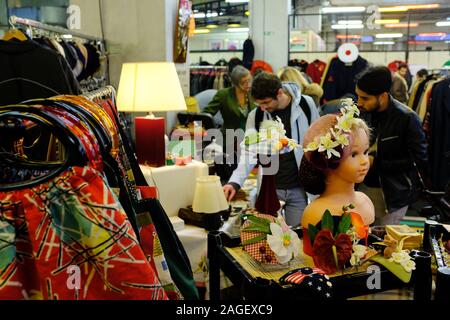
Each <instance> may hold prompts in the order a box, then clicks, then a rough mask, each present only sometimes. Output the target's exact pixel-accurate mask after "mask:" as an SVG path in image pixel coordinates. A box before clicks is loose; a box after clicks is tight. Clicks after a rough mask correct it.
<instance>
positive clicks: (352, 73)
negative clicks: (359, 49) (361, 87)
mask: <svg viewBox="0 0 450 320" xmlns="http://www.w3.org/2000/svg"><path fill="white" fill-rule="evenodd" d="M367 66H368V62H367V60H366V59H364V58H362V57H361V56H359V57H358V59H356V61H354V62H353V63H351V64H346V63H344V62H342V61H341V60H339V59H338V58H334V59H332V60H331V62H330V66H329V68H328V70H327V73H326V74H325V78H324V82H323V85H322V87H323V92H324V93H323V99H324V100H325V101H329V100H334V99H337V98H340V97H342V96H343V95H345V94H347V93H351V94H353V95H354V94H355V88H356V76H357V75H358V74H359V73H360V72H361V71H363V70H364V69H365V68H366V67H367Z"/></svg>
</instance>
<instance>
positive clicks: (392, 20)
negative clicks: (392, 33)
mask: <svg viewBox="0 0 450 320" xmlns="http://www.w3.org/2000/svg"><path fill="white" fill-rule="evenodd" d="M399 22H400V19H380V20H375V23H376V24H387V23H399Z"/></svg>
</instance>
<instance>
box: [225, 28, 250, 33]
mask: <svg viewBox="0 0 450 320" xmlns="http://www.w3.org/2000/svg"><path fill="white" fill-rule="evenodd" d="M249 30H250V29H249V28H228V29H227V32H235V33H237V32H242V33H244V32H248V31H249Z"/></svg>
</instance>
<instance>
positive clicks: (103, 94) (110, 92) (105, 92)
mask: <svg viewBox="0 0 450 320" xmlns="http://www.w3.org/2000/svg"><path fill="white" fill-rule="evenodd" d="M82 96H83V97H85V98H86V99H89V100H95V99H105V98H113V100H114V99H115V97H116V89H115V88H114V87H113V86H106V87H104V88H100V89H97V90H94V91H90V92H86V93H84V94H83V95H82Z"/></svg>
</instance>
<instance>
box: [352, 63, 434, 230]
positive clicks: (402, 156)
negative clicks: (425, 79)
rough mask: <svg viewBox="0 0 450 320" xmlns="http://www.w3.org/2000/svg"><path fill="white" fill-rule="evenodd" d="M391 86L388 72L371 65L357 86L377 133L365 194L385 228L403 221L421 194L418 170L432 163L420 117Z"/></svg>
mask: <svg viewBox="0 0 450 320" xmlns="http://www.w3.org/2000/svg"><path fill="white" fill-rule="evenodd" d="M391 85H392V76H391V72H390V71H389V69H388V68H386V67H371V68H369V69H367V70H366V71H365V72H363V73H362V74H361V75H360V76H359V79H358V82H357V87H356V94H357V95H358V106H359V107H360V109H362V110H363V113H362V114H363V117H364V118H365V120H366V121H367V122H368V123H369V124H370V126H371V127H372V130H373V135H372V138H373V139H372V140H373V141H372V147H371V149H370V152H369V155H370V156H371V157H370V160H371V169H370V171H369V173H368V175H367V176H366V179H365V180H364V184H363V185H361V186H360V190H361V191H363V192H365V193H366V194H367V195H368V196H369V197H370V198H371V199H372V202H373V203H374V205H375V210H376V223H377V224H381V225H387V224H399V223H400V220H401V219H402V218H403V217H404V216H405V214H406V212H407V210H408V206H409V205H410V204H412V203H413V202H414V201H415V197H416V195H417V189H418V187H419V185H418V174H417V170H418V169H419V171H420V172H421V173H424V169H425V168H426V162H427V146H426V142H425V134H424V132H423V130H422V125H421V122H420V120H419V117H418V116H417V114H415V113H414V112H413V111H411V110H410V109H408V107H406V106H405V105H404V104H402V103H400V102H399V101H397V100H395V99H394V98H393V97H392V96H391V95H390V94H389V92H390V88H391ZM364 111H365V112H364Z"/></svg>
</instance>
